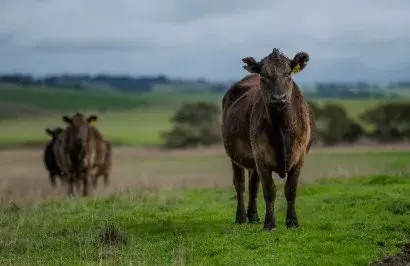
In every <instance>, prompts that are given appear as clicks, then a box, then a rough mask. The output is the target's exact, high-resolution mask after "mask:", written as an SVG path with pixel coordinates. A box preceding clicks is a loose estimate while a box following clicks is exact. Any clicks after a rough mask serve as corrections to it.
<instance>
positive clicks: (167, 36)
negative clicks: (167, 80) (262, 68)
mask: <svg viewBox="0 0 410 266" xmlns="http://www.w3.org/2000/svg"><path fill="white" fill-rule="evenodd" d="M409 9H410V1H408V0H395V1H391V2H389V3H388V4H387V2H385V1H382V0H362V1H356V2H354V3H353V2H351V3H346V1H341V0H335V1H327V0H312V1H309V2H307V1H306V2H305V1H302V0H299V1H286V0H280V1H267V0H264V1H258V2H252V1H249V0H247V1H244V0H237V1H233V0H225V1H216V0H210V1H207V2H198V1H188V0H151V1H144V2H141V1H135V0H118V1H108V0H87V1H84V0H70V1H63V0H43V1H34V0H32V1H24V3H23V1H10V0H4V1H1V2H0V32H4V33H11V34H12V35H4V36H3V37H1V36H2V35H1V34H0V56H1V57H2V58H5V60H3V59H2V61H1V62H0V71H10V70H12V69H21V70H22V71H25V72H26V71H33V72H35V73H40V72H41V73H47V72H50V71H71V72H84V71H86V72H91V73H96V72H102V71H107V72H125V73H128V74H150V73H151V74H156V73H165V74H168V75H172V76H179V77H184V76H186V77H198V76H202V77H206V78H210V79H220V80H228V79H237V78H240V77H241V76H243V75H244V74H245V73H246V72H245V71H244V70H243V69H242V68H241V61H240V59H241V58H242V57H244V56H254V57H255V58H260V57H263V56H264V55H266V54H267V53H269V52H270V51H271V50H272V48H274V47H278V48H281V49H282V50H283V51H284V52H285V53H286V54H287V55H288V56H290V57H292V56H293V55H294V54H295V53H297V52H299V51H301V50H304V51H306V52H308V53H309V54H310V55H311V61H310V64H309V66H308V68H306V70H305V71H303V73H300V74H299V75H298V77H297V79H300V80H301V81H314V80H325V79H326V80H327V79H328V78H334V79H362V80H376V79H377V80H378V79H396V78H402V77H403V76H404V74H403V71H401V70H400V69H402V68H403V67H405V66H409V64H410V60H409V59H407V58H406V57H405V54H406V51H408V47H409V44H410V32H409V25H410V17H409V16H408V10H409ZM7 36H8V37H7ZM10 36H11V37H12V38H11V37H10ZM39 62H41V64H40V63H39Z"/></svg>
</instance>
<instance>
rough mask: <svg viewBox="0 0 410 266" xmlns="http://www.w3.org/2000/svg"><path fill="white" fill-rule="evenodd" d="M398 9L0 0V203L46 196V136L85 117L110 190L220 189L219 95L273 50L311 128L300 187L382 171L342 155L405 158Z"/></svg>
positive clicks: (381, 163) (404, 55)
mask: <svg viewBox="0 0 410 266" xmlns="http://www.w3.org/2000/svg"><path fill="white" fill-rule="evenodd" d="M409 10H410V2H409V1H406V0H395V1H390V2H389V3H388V4H387V2H385V1H381V0H372V1H370V0H362V1H356V2H353V1H352V2H350V3H347V2H346V1H325V0H323V1H322V0H311V1H285V0H280V1H257V2H251V1H243V0H235V1H232V0H224V1H213V0H209V1H201V2H199V1H192V0H190V1H188V0H172V1H171V0H151V1H135V0H117V1H106V0H98V1H96V0H88V1H82V0H70V1H62V0H61V1H60V0H53V1H51V0H41V1H40V0H38V1H34V0H33V1H14V0H13V1H12V0H3V1H1V2H0V147H1V148H2V151H1V154H0V159H2V160H0V161H1V168H2V169H3V173H2V174H1V175H2V180H3V185H2V186H3V193H2V197H3V199H9V198H10V197H11V196H10V197H9V196H7V195H9V194H10V195H16V194H17V195H18V196H17V197H16V198H18V199H20V198H29V197H31V198H33V195H37V196H40V198H42V197H45V196H48V195H51V194H52V193H54V192H51V190H50V188H49V184H48V179H47V175H46V172H45V170H44V167H43V165H42V164H41V154H42V153H41V152H42V150H41V148H42V147H43V146H44V144H45V143H46V141H48V140H49V136H47V135H46V134H45V128H53V127H57V126H63V122H62V120H61V116H62V115H65V114H66V115H71V114H73V113H74V112H84V113H86V114H91V113H93V114H97V115H98V116H99V120H98V121H97V122H96V126H97V127H98V128H99V129H100V130H101V131H102V133H103V134H104V135H105V136H106V138H107V139H108V140H110V141H111V142H112V143H113V145H114V147H115V149H114V158H115V166H114V173H113V180H114V181H113V182H114V183H113V187H114V190H118V189H119V188H120V187H124V186H131V185H135V186H137V185H138V186H141V184H143V185H146V186H150V185H153V184H161V185H162V186H164V187H168V186H174V185H175V184H178V185H184V186H188V185H189V186H191V185H197V186H200V185H201V186H214V185H227V186H231V183H232V181H231V172H230V171H231V170H230V166H229V162H228V160H227V157H226V155H225V153H224V151H223V149H222V147H221V145H220V144H221V140H220V127H219V124H220V109H221V100H222V96H223V93H224V92H225V91H226V90H227V89H228V88H229V86H230V84H232V83H233V82H234V81H237V80H238V79H240V78H242V77H244V76H245V75H246V74H247V72H246V71H245V70H243V69H242V62H241V59H242V58H243V57H246V56H253V57H255V58H256V59H257V60H259V59H261V58H262V57H264V56H266V55H267V54H269V53H270V52H271V51H272V49H273V48H280V49H281V50H282V51H283V52H284V53H285V54H286V55H288V56H289V57H293V56H294V55H295V54H296V53H297V52H299V51H305V52H308V53H309V55H310V61H309V64H308V66H307V67H306V69H305V70H304V71H303V72H301V73H299V74H297V75H295V80H296V81H297V82H298V84H299V85H300V87H301V88H302V90H303V93H304V95H305V96H306V97H307V99H308V101H309V102H310V103H311V105H312V107H314V110H315V113H316V118H317V124H318V128H319V129H318V132H317V134H316V136H315V147H314V149H313V150H314V151H313V154H312V156H311V159H309V161H308V162H307V166H306V169H307V170H304V171H305V175H306V176H307V178H308V177H309V176H312V177H322V176H323V177H328V176H332V175H348V174H350V173H352V172H354V173H363V172H366V171H367V172H380V171H385V170H386V169H391V166H392V165H391V164H397V162H396V161H389V160H388V159H387V161H386V158H384V157H383V158H382V157H378V155H377V156H376V155H374V156H373V157H371V156H370V157H366V158H364V157H363V156H361V155H360V156H359V155H354V154H355V153H354V152H353V150H357V149H362V150H363V149H364V150H366V152H369V151H374V150H375V149H382V148H386V147H388V148H389V149H391V148H395V149H403V148H404V149H407V145H406V143H407V139H408V137H409V136H410V103H409V101H408V97H409V96H410V77H409V74H408V73H409V72H408V71H409V69H410V57H409V56H408V52H409V47H410V31H409V29H410V17H409V15H408V14H409V13H408V12H409ZM198 147H201V148H198ZM346 147H348V148H349V151H348V154H349V155H346V154H347V153H337V154H336V153H331V154H333V155H332V156H328V155H327V154H328V151H335V150H338V149H339V150H343V149H344V151H345V150H346V149H347V148H346ZM163 148H164V149H163ZM181 149H187V150H181ZM186 161H189V162H190V164H186V163H185V162H186ZM182 163H183V165H184V166H181V165H182ZM389 163H390V164H389ZM318 166H320V167H318ZM395 167H396V168H400V169H404V167H406V164H405V160H403V163H402V164H399V165H395ZM386 171H387V170H386ZM4 180H5V181H4ZM28 183H29V184H31V185H30V186H27V188H25V189H23V188H22V187H24V185H25V184H28ZM16 191H17V192H16ZM28 191H31V194H30V193H28ZM33 191H34V192H33ZM7 193H9V194H7ZM5 195H6V196H5ZM28 195H30V196H28Z"/></svg>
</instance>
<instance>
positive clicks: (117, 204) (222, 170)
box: [0, 146, 410, 265]
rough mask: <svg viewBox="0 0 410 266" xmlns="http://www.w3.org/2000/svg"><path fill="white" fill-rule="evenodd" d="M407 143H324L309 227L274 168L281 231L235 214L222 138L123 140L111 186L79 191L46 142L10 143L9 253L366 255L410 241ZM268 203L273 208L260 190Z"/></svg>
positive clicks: (306, 205) (316, 157)
mask: <svg viewBox="0 0 410 266" xmlns="http://www.w3.org/2000/svg"><path fill="white" fill-rule="evenodd" d="M408 148H409V147H400V146H389V147H387V146H386V147H384V148H380V147H378V148H377V147H363V148H333V149H318V148H316V149H314V150H313V151H312V153H311V155H310V156H308V157H307V162H306V164H305V167H304V168H303V170H302V174H301V184H300V190H299V197H298V199H297V203H296V208H297V211H298V213H299V221H300V224H301V227H300V228H298V229H293V230H288V229H286V227H285V225H284V217H285V213H284V211H285V199H284V196H283V181H282V180H279V179H278V178H276V177H275V182H276V184H277V187H278V188H277V189H278V197H277V204H276V211H277V218H278V228H277V229H276V230H274V231H272V232H264V231H263V230H262V226H263V223H259V224H252V225H250V224H244V225H236V224H234V215H235V207H236V201H235V199H234V196H235V191H234V188H233V185H232V177H231V170H230V165H229V161H228V159H227V157H226V155H225V154H224V151H223V150H222V149H221V148H218V147H216V148H208V149H193V150H182V151H159V150H153V149H142V148H130V147H117V148H115V149H114V167H113V174H112V178H111V180H112V182H111V186H110V187H109V188H107V189H104V188H103V186H102V185H100V187H99V188H98V189H97V190H95V191H92V192H91V194H92V195H91V196H90V197H89V198H74V199H69V198H67V197H66V193H65V192H66V189H65V188H64V187H61V186H60V187H59V188H58V189H57V190H56V191H52V189H51V186H50V184H49V182H48V177H47V175H46V172H45V170H44V167H43V165H42V164H41V150H39V149H38V150H36V149H30V150H28V149H26V150H22V149H15V150H1V151H0V168H1V169H2V172H1V173H0V199H1V205H2V208H1V214H0V224H1V226H0V230H1V231H0V235H1V236H2V237H1V241H0V246H1V248H0V263H1V264H21V265H22V264H30V265H39V264H62V263H63V264H65V265H85V264H87V265H97V264H98V265H101V264H103V265H113V264H121V265H122V264H132V265H135V264H138V265H139V264H144V265H146V264H149V265H151V264H157V265H158V264H159V265H171V264H174V265H175V264H177V265H185V264H188V265H198V264H202V265H209V264H212V265H214V264H218V265H227V264H234V265H250V264H262V265H268V264H272V263H275V265H300V264H303V265H320V264H325V265H365V264H367V263H370V262H372V261H375V260H377V259H379V258H380V257H383V256H385V255H386V254H391V253H396V252H398V250H399V249H398V247H397V246H396V244H397V243H401V242H403V241H406V240H407V241H408V240H409V237H410V197H409V195H410V193H409V192H410V179H409V177H408V173H409V172H410V165H409V164H408V162H409V160H410V152H409V151H408ZM246 198H247V195H246ZM258 205H259V212H260V215H262V216H261V218H263V206H264V203H263V196H262V192H261V191H260V192H259V197H258ZM115 229H118V231H116V230H115ZM106 238H110V241H109V242H110V243H105V242H106Z"/></svg>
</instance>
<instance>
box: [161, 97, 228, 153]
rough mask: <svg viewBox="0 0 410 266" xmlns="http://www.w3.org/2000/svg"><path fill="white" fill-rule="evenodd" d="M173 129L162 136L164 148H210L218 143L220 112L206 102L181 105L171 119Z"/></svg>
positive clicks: (219, 137)
mask: <svg viewBox="0 0 410 266" xmlns="http://www.w3.org/2000/svg"><path fill="white" fill-rule="evenodd" d="M170 122H171V123H172V125H173V128H172V129H171V130H170V131H168V132H164V133H163V134H162V137H163V138H164V140H165V142H164V146H165V147H166V148H183V147H192V146H198V145H204V146H210V145H213V144H216V143H218V142H220V140H221V136H220V110H219V108H218V106H217V105H215V104H211V103H207V102H202V101H198V102H194V103H186V104H183V105H182V106H181V107H180V108H179V109H178V110H177V111H176V113H175V114H174V115H173V116H172V117H171V119H170Z"/></svg>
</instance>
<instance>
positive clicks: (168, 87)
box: [0, 73, 410, 99]
mask: <svg viewBox="0 0 410 266" xmlns="http://www.w3.org/2000/svg"><path fill="white" fill-rule="evenodd" d="M0 83H8V84H16V85H19V86H24V87H43V88H51V89H53V90H75V91H80V92H111V93H148V92H183V93H185V92H206V93H223V92H225V91H226V90H227V89H228V88H229V86H230V84H232V83H233V81H232V82H212V81H208V80H205V79H193V80H187V79H172V78H169V77H167V76H165V75H159V76H140V77H133V76H125V75H104V74H101V75H87V74H78V75H77V74H75V75H74V74H72V75H68V74H62V75H48V76H44V77H37V78H35V77H33V76H31V75H29V74H20V73H17V74H7V75H0ZM300 85H302V86H301V87H302V89H303V91H304V93H305V95H306V96H308V97H315V98H327V99H329V98H335V99H337V98H344V99H353V98H361V99H364V98H373V99H381V98H398V97H402V96H408V95H410V82H409V81H398V82H391V83H390V84H388V85H380V84H370V83H366V82H360V81H359V82H353V83H344V82H327V83H317V84H314V85H308V86H304V85H303V84H300Z"/></svg>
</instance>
